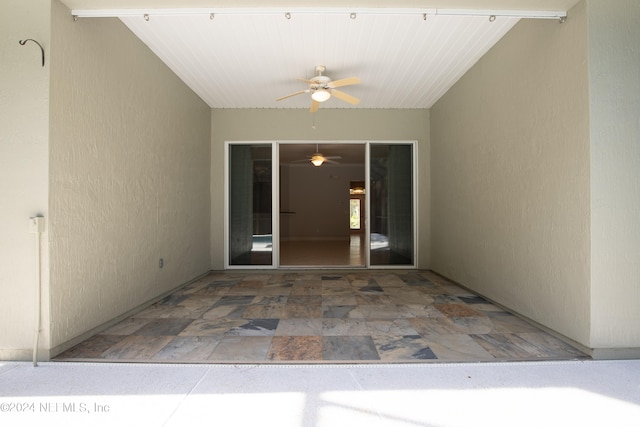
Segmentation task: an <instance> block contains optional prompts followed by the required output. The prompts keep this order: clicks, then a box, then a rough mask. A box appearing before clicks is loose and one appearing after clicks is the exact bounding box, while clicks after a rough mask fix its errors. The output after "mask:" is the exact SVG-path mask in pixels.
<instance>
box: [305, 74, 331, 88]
mask: <svg viewBox="0 0 640 427" xmlns="http://www.w3.org/2000/svg"><path fill="white" fill-rule="evenodd" d="M310 82H311V85H310V87H311V90H318V89H327V85H328V84H329V83H331V79H330V78H329V77H327V76H315V77H313V78H312V79H311V80H310Z"/></svg>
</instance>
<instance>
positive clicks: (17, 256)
mask: <svg viewBox="0 0 640 427" xmlns="http://www.w3.org/2000/svg"><path fill="white" fill-rule="evenodd" d="M50 15H51V8H50V5H49V1H48V0H2V1H1V2H0V294H2V298H0V360H2V359H28V358H30V357H31V354H30V353H31V347H32V345H33V337H34V331H35V329H36V326H35V324H36V289H37V282H36V265H37V262H36V235H35V234H30V233H29V232H28V228H27V227H28V220H29V218H30V217H32V216H36V215H43V216H45V218H48V207H47V203H48V152H49V151H48V150H49V149H48V133H49V104H48V99H49V65H48V63H46V64H45V67H44V68H43V67H42V66H41V54H40V49H39V48H38V46H37V45H36V44H34V43H32V42H28V43H27V44H26V45H24V46H21V45H20V44H18V41H19V40H22V39H27V38H31V39H35V40H37V41H38V42H40V43H41V44H42V45H43V46H44V48H45V49H46V50H47V54H48V49H49V46H50V42H49V38H50V37H49V32H50V31H49V30H50V25H49V22H50ZM47 238H48V235H47V233H45V234H44V235H43V238H42V242H43V248H42V254H43V256H44V260H43V267H44V270H45V274H44V275H43V289H44V293H45V294H46V288H47V286H48V276H47V274H46V269H47V266H46V256H47ZM45 299H46V295H45ZM46 305H47V304H46V302H45V304H44V306H45V310H46ZM44 322H45V323H46V320H45V321H44ZM45 330H46V325H45ZM46 340H47V337H46V336H45V337H43V339H42V341H43V345H45V346H46Z"/></svg>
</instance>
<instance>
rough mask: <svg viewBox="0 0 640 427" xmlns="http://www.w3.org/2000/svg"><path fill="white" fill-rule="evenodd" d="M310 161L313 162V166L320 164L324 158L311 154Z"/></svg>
mask: <svg viewBox="0 0 640 427" xmlns="http://www.w3.org/2000/svg"><path fill="white" fill-rule="evenodd" d="M311 163H313V166H322V164H323V163H324V158H323V157H322V156H313V157H312V158H311Z"/></svg>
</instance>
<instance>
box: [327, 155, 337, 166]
mask: <svg viewBox="0 0 640 427" xmlns="http://www.w3.org/2000/svg"><path fill="white" fill-rule="evenodd" d="M324 162H325V163H333V164H336V165H339V164H340V162H336V161H335V160H331V159H327V158H326V157H325V159H324Z"/></svg>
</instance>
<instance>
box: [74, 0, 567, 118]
mask: <svg viewBox="0 0 640 427" xmlns="http://www.w3.org/2000/svg"><path fill="white" fill-rule="evenodd" d="M62 1H63V3H65V4H66V5H67V6H68V7H69V8H70V9H72V13H74V14H76V15H79V16H80V18H79V19H96V18H88V17H89V16H115V17H119V18H120V19H121V20H122V21H123V22H124V24H125V25H127V26H128V27H129V28H130V29H131V31H133V33H135V34H136V35H137V36H138V37H139V38H140V39H141V40H142V41H143V42H144V43H145V44H146V45H147V46H149V48H150V49H151V50H152V51H153V52H154V53H155V54H156V55H157V56H158V57H159V58H160V59H161V60H162V61H164V62H165V63H166V64H167V65H168V66H169V67H170V68H171V69H172V70H173V71H174V72H175V73H176V74H177V75H178V76H179V77H180V78H181V79H182V80H183V81H184V82H185V83H186V84H187V85H188V86H189V87H191V88H192V90H193V91H194V92H195V93H197V94H198V95H199V96H200V97H201V98H202V99H203V100H204V101H205V102H206V103H207V104H208V105H209V106H210V107H212V108H308V107H309V105H310V96H309V93H303V94H301V95H298V96H294V97H291V98H287V99H284V100H281V101H276V98H278V97H282V96H284V95H287V94H290V93H295V92H298V91H301V90H304V89H307V88H308V85H307V84H306V83H305V82H303V81H300V80H297V79H299V78H304V79H310V78H311V77H313V76H314V74H315V67H316V66H317V65H324V66H325V67H326V72H325V73H324V74H325V75H327V76H329V77H330V78H331V79H333V80H338V79H343V78H348V77H358V78H359V79H360V81H361V83H360V84H358V85H353V86H345V87H342V88H340V90H342V91H343V92H345V93H347V94H349V95H352V96H355V97H357V98H358V99H359V100H360V103H359V104H357V106H356V105H351V104H349V103H346V102H343V101H341V100H339V99H336V98H335V96H334V97H332V98H331V99H329V101H327V102H325V103H323V104H322V105H321V107H322V108H429V107H431V106H432V105H433V104H434V103H435V102H436V101H437V100H438V99H439V98H440V97H441V96H442V95H443V94H444V93H446V91H447V90H448V89H449V88H450V87H451V86H452V85H453V84H454V83H455V82H456V81H457V80H458V79H459V78H460V77H461V76H462V75H464V73H465V72H466V71H467V70H468V69H469V68H471V67H472V66H473V65H474V64H475V63H476V62H477V61H478V60H479V59H480V58H481V57H482V56H483V55H484V54H485V53H486V52H487V51H488V50H489V49H491V47H492V46H493V45H494V44H495V43H496V42H497V41H498V40H500V38H501V37H503V36H504V34H506V32H508V31H509V30H510V29H511V28H512V27H513V26H514V25H515V24H516V23H517V22H518V20H519V19H520V17H519V16H513V15H533V14H538V15H541V14H545V15H550V16H557V15H563V14H564V13H565V12H566V11H567V10H568V9H569V8H570V7H571V6H572V5H573V4H575V3H576V2H577V0H537V1H536V0H509V1H507V0H449V1H442V0H440V1H419V0H414V1H366V0H360V1H351V2H344V1H337V0H327V1H323V2H310V1H289V0H287V1H283V0H281V1H274V2H265V1H231V0H226V1H218V2H212V1H206V0H190V1H176V0H155V1H154V0H137V1H135V0H127V1H124V0H62ZM265 3H267V4H268V6H266V5H265ZM345 4H348V7H346V6H345ZM444 7H446V9H443V8H444ZM145 15H146V16H145ZM491 15H495V19H493V18H490V16H491ZM85 17H87V18H85ZM524 19H530V18H524ZM553 19H557V18H553ZM558 20H559V19H558Z"/></svg>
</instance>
